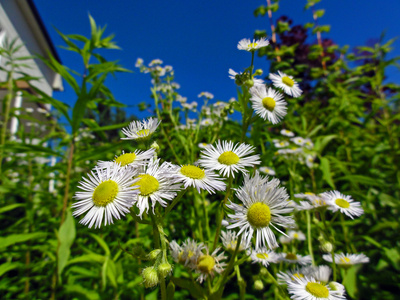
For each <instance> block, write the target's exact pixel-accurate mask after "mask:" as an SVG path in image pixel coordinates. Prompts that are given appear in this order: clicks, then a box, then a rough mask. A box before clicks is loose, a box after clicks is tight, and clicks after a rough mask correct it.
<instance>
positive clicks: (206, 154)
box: [199, 141, 261, 177]
mask: <svg viewBox="0 0 400 300" xmlns="http://www.w3.org/2000/svg"><path fill="white" fill-rule="evenodd" d="M253 151H254V147H253V146H250V145H246V144H242V143H239V144H236V145H234V144H233V142H232V141H222V142H221V141H218V142H217V144H216V146H215V147H214V146H213V145H210V146H208V147H206V148H205V149H204V150H202V151H201V156H200V159H199V163H200V165H202V166H203V167H205V168H208V169H211V170H218V171H220V173H221V175H223V176H233V177H235V173H237V172H239V171H240V172H243V173H246V172H247V170H246V169H245V167H254V166H255V165H258V164H259V163H260V162H261V161H260V156H259V155H257V154H256V155H251V156H248V155H249V154H252V153H253Z"/></svg>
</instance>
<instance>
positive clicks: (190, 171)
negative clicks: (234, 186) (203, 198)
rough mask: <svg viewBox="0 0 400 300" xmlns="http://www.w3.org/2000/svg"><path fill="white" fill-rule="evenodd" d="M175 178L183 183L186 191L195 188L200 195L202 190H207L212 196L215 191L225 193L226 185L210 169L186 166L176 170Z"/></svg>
mask: <svg viewBox="0 0 400 300" xmlns="http://www.w3.org/2000/svg"><path fill="white" fill-rule="evenodd" d="M175 177H176V178H177V179H178V180H179V181H182V182H183V184H184V186H185V189H186V188H188V187H189V186H193V187H194V188H196V189H197V191H198V192H199V193H200V190H206V191H207V192H209V193H210V194H213V193H215V191H216V190H217V191H224V190H225V189H226V184H225V183H224V182H223V181H222V178H220V177H219V176H218V175H217V174H215V173H214V172H213V171H211V170H208V169H201V168H199V167H197V166H194V165H184V166H180V167H179V168H177V169H176V172H175Z"/></svg>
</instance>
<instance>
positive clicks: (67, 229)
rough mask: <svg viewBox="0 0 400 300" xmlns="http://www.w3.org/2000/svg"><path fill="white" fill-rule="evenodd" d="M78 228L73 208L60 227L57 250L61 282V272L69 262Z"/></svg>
mask: <svg viewBox="0 0 400 300" xmlns="http://www.w3.org/2000/svg"><path fill="white" fill-rule="evenodd" d="M75 236H76V229H75V220H74V218H73V217H72V214H71V210H68V211H67V214H66V218H65V221H64V223H63V224H62V225H61V227H60V231H59V233H58V241H59V245H60V246H59V247H58V251H57V272H58V278H59V279H60V282H61V273H62V271H63V270H64V268H65V266H66V265H67V263H68V259H69V256H70V254H71V246H72V244H73V242H74V240H75Z"/></svg>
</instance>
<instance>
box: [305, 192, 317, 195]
mask: <svg viewBox="0 0 400 300" xmlns="http://www.w3.org/2000/svg"><path fill="white" fill-rule="evenodd" d="M304 194H306V195H315V194H314V193H310V192H305V193H304Z"/></svg>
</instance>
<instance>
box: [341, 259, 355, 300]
mask: <svg viewBox="0 0 400 300" xmlns="http://www.w3.org/2000/svg"><path fill="white" fill-rule="evenodd" d="M358 268H359V266H353V267H351V268H350V269H349V270H347V273H346V275H345V276H343V277H344V279H343V285H344V286H345V288H346V292H347V294H349V296H350V297H351V298H353V299H354V298H355V295H356V293H357V278H356V273H357V270H358ZM342 272H343V273H344V271H343V270H342Z"/></svg>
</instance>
